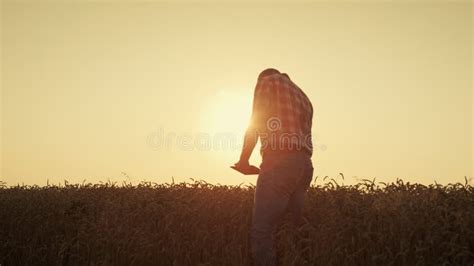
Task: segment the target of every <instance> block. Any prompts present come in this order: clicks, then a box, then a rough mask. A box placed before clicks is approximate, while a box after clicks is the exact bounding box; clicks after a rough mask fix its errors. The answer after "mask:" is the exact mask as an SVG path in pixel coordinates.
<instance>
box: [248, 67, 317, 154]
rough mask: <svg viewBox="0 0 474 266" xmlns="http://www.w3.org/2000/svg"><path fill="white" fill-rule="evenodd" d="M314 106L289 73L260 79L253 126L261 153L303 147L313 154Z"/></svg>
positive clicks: (256, 94) (255, 100)
mask: <svg viewBox="0 0 474 266" xmlns="http://www.w3.org/2000/svg"><path fill="white" fill-rule="evenodd" d="M312 118H313V107H312V104H311V102H310V100H309V99H308V97H307V96H306V94H305V93H304V92H303V91H302V90H301V89H300V88H299V87H298V86H297V85H296V84H295V83H293V82H292V81H291V80H290V78H289V77H288V75H286V74H284V73H283V74H281V73H276V74H272V75H268V76H265V77H263V78H260V79H259V80H258V82H257V86H256V87H255V95H254V104H253V117H252V125H253V127H255V129H256V130H257V132H258V135H259V137H260V139H261V142H262V148H261V153H262V154H265V153H272V152H280V151H294V150H303V151H306V152H308V153H309V155H311V154H312V142H311V126H312Z"/></svg>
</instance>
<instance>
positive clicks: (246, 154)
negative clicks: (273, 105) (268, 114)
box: [236, 80, 268, 167]
mask: <svg viewBox="0 0 474 266" xmlns="http://www.w3.org/2000/svg"><path fill="white" fill-rule="evenodd" d="M266 83H267V82H265V81H261V80H259V81H258V82H257V85H256V86H255V92H254V97H253V107H252V116H251V118H250V124H249V126H248V128H247V130H246V131H245V136H244V145H243V147H242V152H241V154H240V160H239V162H238V163H236V166H244V167H245V166H248V165H249V159H250V155H252V151H253V149H254V148H255V145H256V144H257V141H258V135H259V131H260V130H261V127H262V126H263V125H264V121H263V118H264V113H265V111H266V110H267V108H268V97H267V95H266V89H267V85H268V84H266Z"/></svg>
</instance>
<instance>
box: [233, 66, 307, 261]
mask: <svg viewBox="0 0 474 266" xmlns="http://www.w3.org/2000/svg"><path fill="white" fill-rule="evenodd" d="M312 118H313V107H312V105H311V102H310V101H309V99H308V97H307V96H306V94H305V93H304V92H303V91H302V90H301V89H300V88H299V87H298V86H297V85H296V84H295V83H293V82H292V81H291V80H290V78H289V76H288V75H287V74H285V73H280V72H279V71H278V70H276V69H273V68H269V69H265V70H264V71H262V72H261V73H260V75H259V76H258V81H257V85H256V87H255V94H254V99H253V110H252V117H251V121H250V125H249V127H248V129H247V131H246V133H245V138H244V145H243V149H242V153H241V155H240V160H239V162H237V163H236V164H235V166H234V167H236V168H240V169H245V168H248V167H249V158H250V155H251V153H252V151H253V149H254V147H255V145H256V143H257V141H258V138H260V141H261V150H260V154H261V155H262V163H261V165H260V173H259V176H258V179H257V187H256V191H255V198H254V207H253V217H252V227H251V233H250V239H251V254H252V258H253V261H254V264H256V265H275V264H276V256H275V252H274V250H273V240H272V232H273V229H274V227H275V225H276V223H277V222H278V220H279V219H280V218H281V217H282V215H283V214H284V213H285V211H286V210H288V211H290V212H291V213H292V215H293V219H294V223H295V224H296V225H299V224H300V223H301V212H302V208H303V202H304V196H305V193H306V190H307V189H308V187H309V185H310V183H311V180H312V176H313V166H312V163H311V155H312V142H311V124H312Z"/></svg>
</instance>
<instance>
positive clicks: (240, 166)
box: [234, 160, 250, 169]
mask: <svg viewBox="0 0 474 266" xmlns="http://www.w3.org/2000/svg"><path fill="white" fill-rule="evenodd" d="M249 166H250V164H249V161H248V160H247V161H245V160H244V161H242V160H241V161H238V162H236V163H235V164H234V167H235V168H236V169H246V168H249Z"/></svg>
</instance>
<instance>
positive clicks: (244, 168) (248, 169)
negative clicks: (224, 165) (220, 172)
mask: <svg viewBox="0 0 474 266" xmlns="http://www.w3.org/2000/svg"><path fill="white" fill-rule="evenodd" d="M230 168H232V169H234V170H237V171H239V172H240V173H242V174H244V175H258V174H259V173H260V169H258V167H256V166H253V165H250V164H249V161H248V160H242V161H238V162H237V163H235V164H234V166H231V167H230Z"/></svg>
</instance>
